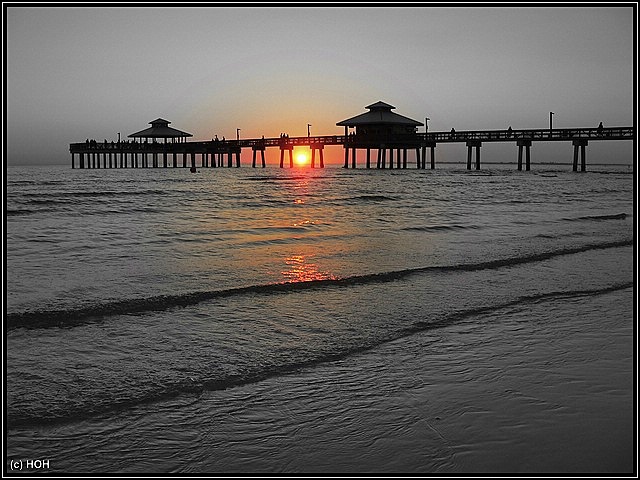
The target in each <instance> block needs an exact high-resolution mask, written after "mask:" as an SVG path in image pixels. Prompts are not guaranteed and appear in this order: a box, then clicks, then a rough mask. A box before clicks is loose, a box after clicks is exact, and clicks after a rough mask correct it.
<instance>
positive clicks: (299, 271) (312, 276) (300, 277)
mask: <svg viewBox="0 0 640 480" xmlns="http://www.w3.org/2000/svg"><path fill="white" fill-rule="evenodd" d="M311 257H313V255H291V256H289V257H287V258H285V260H284V262H285V263H286V264H287V270H285V271H283V272H280V273H281V274H282V275H283V276H284V277H285V278H286V279H287V280H286V281H287V282H310V281H312V280H335V279H336V278H337V277H336V276H334V275H332V274H330V273H328V272H321V271H319V270H318V265H317V264H315V263H313V262H310V261H309V260H310V258H311Z"/></svg>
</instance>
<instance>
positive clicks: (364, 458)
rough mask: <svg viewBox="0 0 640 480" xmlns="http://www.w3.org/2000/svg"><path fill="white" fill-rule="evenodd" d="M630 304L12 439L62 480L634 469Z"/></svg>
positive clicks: (487, 329) (581, 302)
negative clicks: (78, 476) (80, 476)
mask: <svg viewBox="0 0 640 480" xmlns="http://www.w3.org/2000/svg"><path fill="white" fill-rule="evenodd" d="M632 296H633V289H631V288H628V289H625V290H621V291H615V292H608V293H604V294H602V295H595V296H592V297H588V298H585V297H582V298H579V299H578V300H576V299H575V298H555V299H548V300H542V301H540V302H538V303H536V304H533V305H523V306H518V305H514V306H509V307H507V308H504V309H500V310H498V311H495V312H490V313H487V314H479V315H474V316H472V317H470V318H467V319H463V320H462V321H460V322H457V323H455V324H452V325H449V326H446V327H442V328H438V329H433V330H427V331H424V332H420V333H417V334H414V335H411V336H409V337H403V338H400V339H398V340H394V341H391V342H389V343H387V344H383V345H381V346H379V347H376V348H374V349H373V350H371V351H366V352H362V353H358V354H355V355H352V356H350V357H348V358H344V359H341V360H338V361H333V362H328V363H325V364H320V365H317V366H315V367H310V368H303V369H302V370H300V371H299V372H294V373H291V374H287V375H282V376H278V377H273V378H269V379H266V380H263V381H260V382H257V383H254V384H248V385H243V386H240V387H234V388H230V389H227V390H224V391H217V392H205V393H202V394H200V395H195V394H194V397H193V398H182V399H175V400H172V401H168V402H164V403H158V404H155V405H148V406H139V407H136V408H134V409H132V411H128V412H122V413H119V414H116V415H105V416H104V417H102V418H94V419H90V420H83V421H81V422H78V423H74V424H70V425H59V426H51V427H41V428H34V429H26V428H25V429H15V430H11V431H10V434H11V435H10V440H9V441H8V443H9V447H10V448H9V451H8V455H9V458H16V457H20V456H28V455H29V452H33V453H34V454H35V452H39V453H38V454H39V455H40V456H42V455H45V456H49V458H51V466H52V468H51V471H52V472H53V471H65V472H71V471H74V472H77V471H85V469H86V471H87V472H103V473H104V472H110V471H113V472H127V473H143V472H144V473H146V472H150V471H154V472H182V473H205V472H207V473H214V472H216V473H220V472H226V473H248V474H256V473H263V472H278V473H319V474H323V473H335V472H340V473H365V472H366V473H380V472H387V473H400V472H402V473H480V472H485V473H486V472H501V473H523V472H528V473H542V472H556V473H631V472H632V471H633V465H634V453H633V444H634V442H633V438H634V436H633V434H634V425H633V423H632V421H631V420H632V419H633V391H632V387H633V376H632V374H633V363H632V360H633V325H632V322H631V319H632V317H633V315H632V312H631V304H632V301H631V300H632ZM621 304H622V305H627V308H625V309H623V310H617V314H615V313H614V312H615V307H612V305H621ZM567 307H569V309H567ZM568 311H572V312H573V313H572V314H567V313H566V312H568ZM558 312H564V314H561V315H558ZM616 315H617V317H616ZM33 430H37V431H38V432H39V433H38V434H37V435H34V434H33ZM98 434H99V435H98ZM11 438H13V439H12V440H11ZM51 439H53V440H54V442H51V441H50V440H51ZM55 442H59V443H58V448H62V447H64V448H63V449H62V450H58V451H57V452H56V450H55V448H56V443H55ZM12 443H13V444H14V445H11V444H12ZM16 444H17V445H16ZM114 445H117V446H118V449H117V451H114ZM89 458H91V459H92V461H91V462H87V461H86V460H85V461H82V459H89ZM56 467H57V468H56Z"/></svg>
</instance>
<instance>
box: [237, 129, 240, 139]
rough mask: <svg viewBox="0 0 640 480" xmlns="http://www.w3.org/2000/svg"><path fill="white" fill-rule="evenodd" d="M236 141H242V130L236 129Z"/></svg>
mask: <svg viewBox="0 0 640 480" xmlns="http://www.w3.org/2000/svg"><path fill="white" fill-rule="evenodd" d="M236 140H237V141H240V129H239V128H236Z"/></svg>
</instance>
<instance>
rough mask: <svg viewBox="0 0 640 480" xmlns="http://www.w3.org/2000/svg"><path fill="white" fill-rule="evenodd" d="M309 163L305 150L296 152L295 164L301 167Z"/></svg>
mask: <svg viewBox="0 0 640 480" xmlns="http://www.w3.org/2000/svg"><path fill="white" fill-rule="evenodd" d="M308 164H309V155H308V154H307V153H306V152H298V153H296V165H298V166H299V167H303V166H305V165H308Z"/></svg>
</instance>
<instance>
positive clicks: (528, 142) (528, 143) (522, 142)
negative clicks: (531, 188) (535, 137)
mask: <svg viewBox="0 0 640 480" xmlns="http://www.w3.org/2000/svg"><path fill="white" fill-rule="evenodd" d="M516 144H517V145H518V170H522V148H523V147H524V148H526V151H525V154H526V169H527V171H529V170H531V156H530V150H531V140H518V141H517V143H516Z"/></svg>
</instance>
